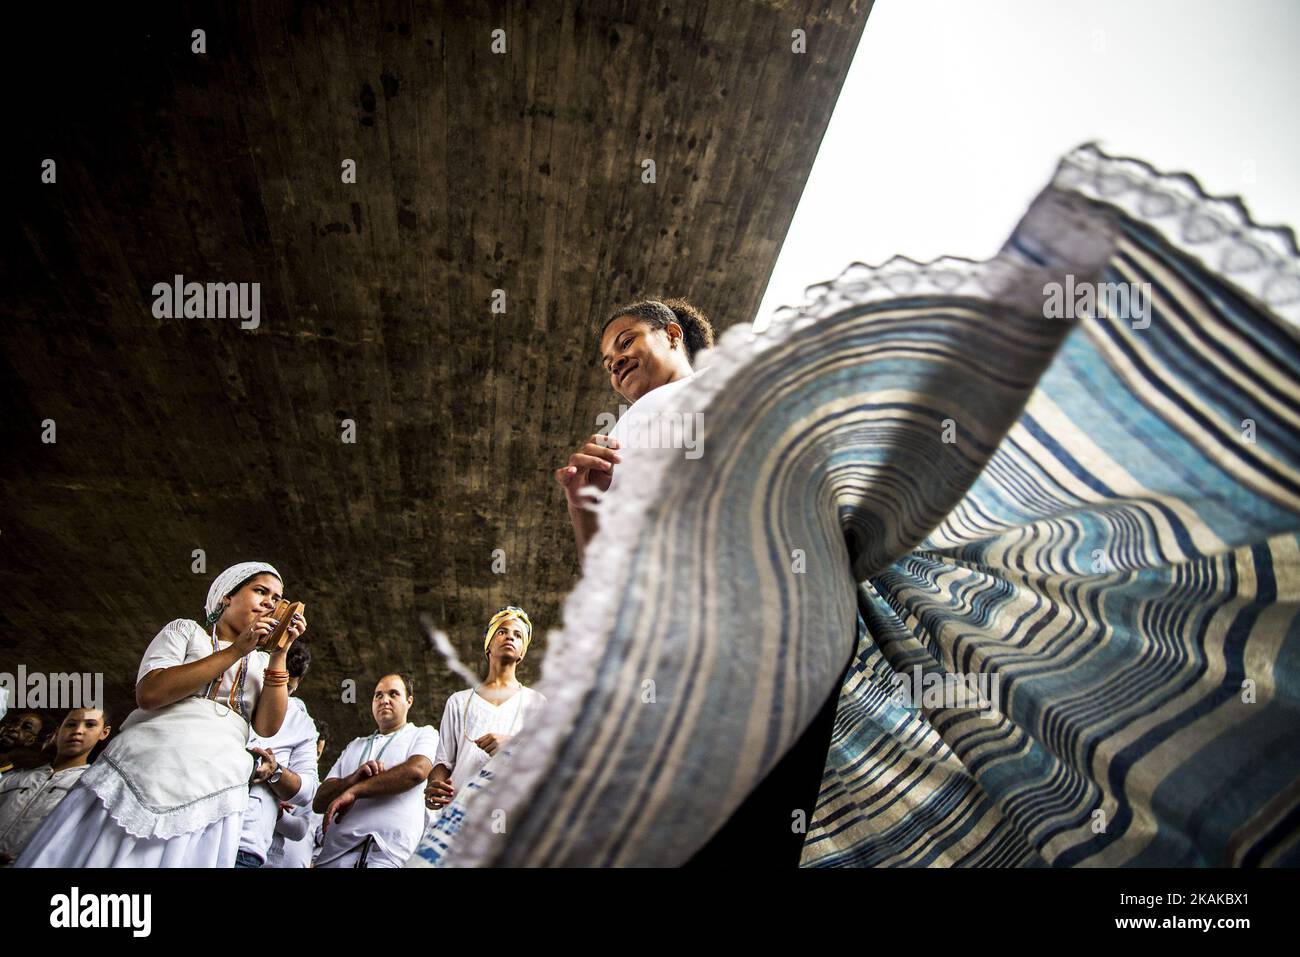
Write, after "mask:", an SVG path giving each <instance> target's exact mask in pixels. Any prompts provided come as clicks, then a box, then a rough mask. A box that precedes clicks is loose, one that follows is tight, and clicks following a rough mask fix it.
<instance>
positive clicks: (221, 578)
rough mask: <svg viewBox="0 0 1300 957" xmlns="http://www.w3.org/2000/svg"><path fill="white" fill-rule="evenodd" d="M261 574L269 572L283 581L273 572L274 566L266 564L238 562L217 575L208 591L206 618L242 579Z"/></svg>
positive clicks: (214, 611) (213, 612) (210, 615)
mask: <svg viewBox="0 0 1300 957" xmlns="http://www.w3.org/2000/svg"><path fill="white" fill-rule="evenodd" d="M263 572H270V573H271V574H272V575H274V576H275V577H276V578H279V579H280V580H281V581H284V579H283V578H282V577H281V576H280V573H279V572H278V571H276V570H275V566H274V565H270V564H267V563H266V562H240V563H239V564H238V565H231V566H230V567H229V568H227V569H226V570H225V571H224V572H222V573H221V574H220V575H218V576H217V577H216V578H215V579H213V581H212V587H211V588H209V589H208V601H207V604H206V605H204V610H205V611H207V613H208V617H209V618H211V617H212V616H213V615H215V614H216V613H217V610H218V609H219V608H220V607H221V599H223V598H225V597H226V596H227V595H229V594H230V593H231V592H232V591H234V589H235V587H236V586H237V585H238V584H239V583H240V582H242V581H244V579H246V578H252V577H253V576H254V575H260V574H262V573H263Z"/></svg>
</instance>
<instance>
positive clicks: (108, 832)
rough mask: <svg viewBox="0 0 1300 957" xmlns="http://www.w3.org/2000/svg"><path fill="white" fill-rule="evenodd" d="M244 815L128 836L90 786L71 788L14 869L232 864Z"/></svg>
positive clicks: (237, 849) (235, 814)
mask: <svg viewBox="0 0 1300 957" xmlns="http://www.w3.org/2000/svg"><path fill="white" fill-rule="evenodd" d="M242 822H243V814H242V813H239V812H235V813H232V814H228V815H226V816H225V817H223V818H221V819H220V820H217V821H214V822H212V823H211V824H208V825H207V826H205V827H202V828H199V829H198V830H194V831H190V832H188V833H185V834H178V835H176V836H175V837H169V838H160V837H153V838H138V837H132V836H131V835H130V834H128V833H127V832H126V831H125V830H124V829H123V828H122V827H121V826H120V825H118V824H117V823H116V822H114V821H113V819H112V817H111V816H110V815H109V812H108V808H106V807H105V806H104V804H103V802H102V801H100V799H99V797H98V796H97V795H96V794H95V792H94V791H92V790H91V789H90V788H85V787H74V788H73V789H72V790H71V791H69V792H68V796H67V797H65V798H64V799H63V800H62V801H61V802H60V803H59V805H58V806H57V807H56V808H55V809H54V811H53V812H52V813H51V814H50V816H49V817H47V818H46V819H45V820H44V822H42V824H41V826H40V827H39V828H38V829H37V831H36V833H35V834H33V835H32V838H31V840H30V841H29V842H28V844H27V847H26V848H25V849H24V851H23V853H22V854H21V855H20V856H19V858H18V861H17V863H16V866H18V867H148V868H158V867H234V865H235V855H236V854H237V853H238V852H239V835H240V831H241V829H242V828H241V825H242Z"/></svg>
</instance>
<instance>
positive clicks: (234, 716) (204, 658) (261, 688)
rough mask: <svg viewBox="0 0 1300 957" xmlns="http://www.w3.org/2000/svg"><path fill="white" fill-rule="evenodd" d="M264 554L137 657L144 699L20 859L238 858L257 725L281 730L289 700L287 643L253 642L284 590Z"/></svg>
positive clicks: (231, 573)
mask: <svg viewBox="0 0 1300 957" xmlns="http://www.w3.org/2000/svg"><path fill="white" fill-rule="evenodd" d="M282 587H283V586H282V585H281V581H280V573H279V572H277V571H276V570H275V568H274V567H272V566H271V565H268V564H267V563H265V562H245V563H243V564H240V565H234V566H232V567H230V568H227V569H226V570H225V571H224V572H222V573H221V574H220V575H218V576H217V578H216V580H215V581H214V582H213V583H212V587H211V588H210V589H209V590H208V600H207V603H206V612H207V624H208V626H209V627H210V629H211V631H210V632H206V633H205V632H204V629H203V628H202V627H201V626H200V625H199V624H198V623H197V622H194V621H190V620H188V619H184V618H178V619H176V620H175V621H173V622H170V623H169V624H167V625H166V626H165V627H164V628H163V630H162V631H160V632H159V633H158V635H157V637H155V638H154V640H153V641H152V642H150V644H149V647H148V649H147V650H146V651H145V653H144V660H143V661H142V662H141V663H140V672H139V675H138V677H137V679H136V688H135V697H136V704H138V705H139V707H138V708H137V709H136V710H135V711H133V712H131V714H130V716H128V717H127V719H126V721H124V722H123V723H122V730H121V733H120V734H118V735H117V736H116V737H115V738H113V739H112V740H110V741H109V743H108V746H107V747H105V748H104V751H103V753H102V754H101V755H100V756H99V759H98V760H97V761H96V762H95V763H94V764H93V765H91V767H90V770H88V771H86V773H85V774H83V775H82V776H81V780H79V781H78V782H77V785H76V787H74V788H73V789H72V790H71V791H70V792H69V793H68V796H67V797H66V798H65V799H64V800H63V802H62V803H61V804H59V806H58V807H57V808H56V809H55V810H54V812H53V813H51V814H50V816H49V817H47V818H46V819H45V822H44V823H43V824H42V825H41V827H40V829H39V830H37V832H36V833H35V834H34V835H33V836H32V839H31V841H30V842H29V843H28V845H27V848H26V850H25V851H24V852H23V854H22V855H21V856H20V857H19V858H18V864H17V866H19V867H231V866H233V865H234V863H235V854H236V852H237V851H238V850H239V834H240V825H241V820H242V817H243V812H244V806H245V804H246V803H247V801H248V783H249V778H250V776H251V775H252V773H253V771H254V768H255V763H254V760H253V757H252V755H251V754H249V752H248V750H247V744H248V736H249V730H250V728H251V729H252V730H253V731H256V733H257V734H259V735H261V736H262V737H270V736H272V735H274V734H275V733H276V732H277V731H278V730H279V729H280V724H281V722H282V721H283V720H284V715H285V709H286V708H287V706H288V702H289V695H288V689H287V685H288V680H289V672H288V671H287V670H286V666H285V656H286V654H287V652H288V649H289V647H291V646H292V643H293V642H294V641H295V640H297V638H298V636H299V635H301V634H302V633H303V632H304V631H305V630H306V628H307V623H306V622H305V621H303V620H302V618H301V616H295V617H294V620H293V621H292V622H290V624H289V626H288V630H287V632H286V634H287V635H288V644H286V646H285V647H284V648H282V649H278V650H275V651H272V652H270V653H269V654H268V653H267V652H265V651H259V650H258V645H259V644H260V643H262V642H264V641H265V639H266V637H267V636H268V635H269V634H270V633H271V632H272V631H273V630H274V628H275V624H276V623H275V622H274V621H273V620H272V619H271V618H270V617H269V616H270V613H271V612H272V611H274V610H275V606H276V603H277V602H278V601H279V599H280V592H281V589H282Z"/></svg>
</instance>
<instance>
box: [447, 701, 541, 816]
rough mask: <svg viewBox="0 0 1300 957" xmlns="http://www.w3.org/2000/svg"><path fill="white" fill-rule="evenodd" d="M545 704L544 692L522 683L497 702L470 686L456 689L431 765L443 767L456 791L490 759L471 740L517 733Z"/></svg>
mask: <svg viewBox="0 0 1300 957" xmlns="http://www.w3.org/2000/svg"><path fill="white" fill-rule="evenodd" d="M545 705H546V697H545V696H544V695H542V694H539V693H538V692H536V691H534V690H533V689H532V688H525V687H523V686H522V685H521V686H520V687H519V690H518V691H517V692H515V693H514V694H513V695H511V696H510V697H509V698H507V699H506V700H505V701H503V702H501V704H497V705H494V704H492V702H490V701H488V700H487V699H486V698H484V697H483V696H482V695H478V694H475V693H474V689H472V688H466V689H465V690H464V691H457V692H456V693H455V694H454V695H452V696H451V697H450V698H448V699H447V705H446V707H445V708H443V710H442V723H441V724H440V725H439V726H438V727H439V730H440V736H439V739H438V754H437V756H436V757H435V758H434V759H433V766H434V767H437V766H438V765H440V764H441V765H445V766H446V768H447V770H449V771H450V772H451V782H452V787H453V788H455V790H456V791H457V793H459V792H460V791H461V790H462V789H463V788H465V786H466V785H468V784H469V782H470V781H472V780H474V778H476V777H478V773H479V771H480V770H482V768H483V766H484V765H485V764H487V763H488V761H490V760H491V758H492V755H489V754H488V753H487V752H486V751H484V750H483V749H482V748H480V747H479V746H478V745H477V744H475V743H474V742H475V741H476V740H477V739H478V738H481V737H482V736H483V735H485V734H508V735H516V734H518V733H519V732H520V731H521V730H523V728H524V727H525V726H527V724H528V723H529V722H530V721H532V720H533V719H535V718H536V716H537V713H538V712H539V711H541V710H542V708H543V707H544V706H545ZM497 753H498V754H499V753H500V752H497Z"/></svg>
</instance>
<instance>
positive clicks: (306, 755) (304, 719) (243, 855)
mask: <svg viewBox="0 0 1300 957" xmlns="http://www.w3.org/2000/svg"><path fill="white" fill-rule="evenodd" d="M310 666H311V651H310V650H309V649H308V647H307V645H305V644H304V643H302V642H298V641H295V642H294V643H293V644H292V645H290V646H289V654H288V655H287V656H286V664H285V667H286V669H287V670H288V672H289V695H290V698H289V705H288V707H287V708H286V709H285V714H284V722H283V723H282V724H281V725H280V730H279V731H277V732H276V733H275V734H274V735H272V736H271V737H269V738H262V737H258V735H256V734H252V733H250V735H249V738H248V750H250V751H252V752H253V753H254V754H256V755H257V757H258V762H257V770H256V771H255V772H254V774H253V781H252V784H251V787H250V788H249V790H248V806H247V807H245V808H244V822H243V827H242V829H241V831H240V835H239V852H238V854H236V855H235V866H236V867H262V866H263V865H264V864H265V863H266V855H267V853H268V851H269V850H270V848H271V840H272V838H273V836H274V834H275V825H276V821H277V819H278V818H279V817H280V813H281V810H280V805H281V803H282V802H283V803H285V804H288V805H290V806H292V807H300V808H307V807H309V806H310V805H311V800H312V798H314V797H315V796H316V786H317V784H318V782H319V776H320V771H319V770H318V769H317V766H316V758H317V748H316V737H317V735H316V725H315V723H314V722H313V721H312V719H311V715H310V714H308V713H307V705H306V704H304V703H303V700H302V699H301V698H299V697H297V696H296V693H297V691H298V688H299V686H300V685H301V684H302V679H303V677H304V676H305V675H306V674H307V669H308V668H309V667H310Z"/></svg>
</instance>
